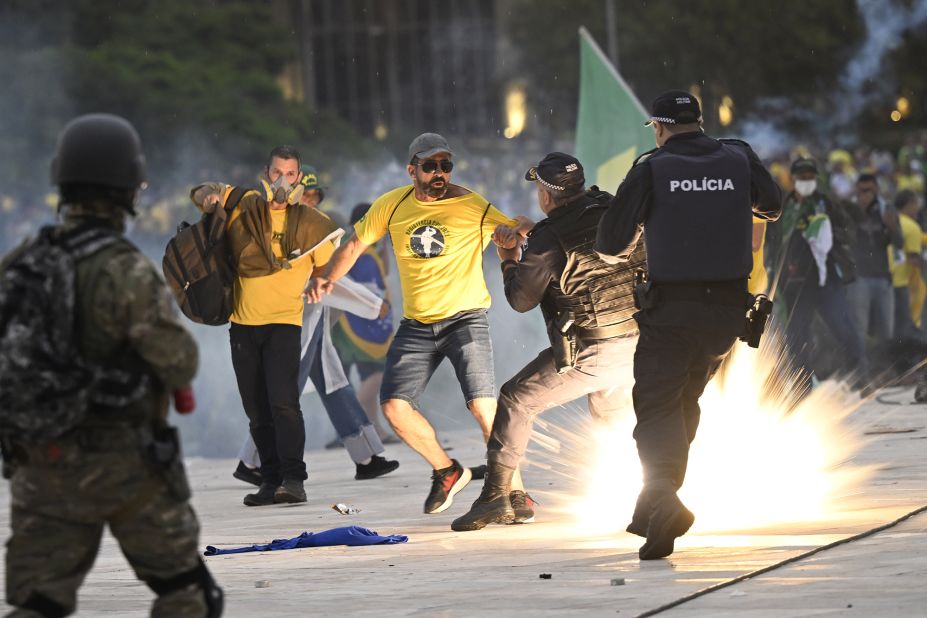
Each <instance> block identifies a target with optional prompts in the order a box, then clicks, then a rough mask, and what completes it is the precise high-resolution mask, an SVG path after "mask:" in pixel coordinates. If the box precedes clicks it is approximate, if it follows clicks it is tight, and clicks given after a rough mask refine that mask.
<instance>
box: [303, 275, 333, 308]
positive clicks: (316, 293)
mask: <svg viewBox="0 0 927 618" xmlns="http://www.w3.org/2000/svg"><path fill="white" fill-rule="evenodd" d="M334 286H335V284H334V282H333V281H332V280H331V279H326V278H325V277H313V278H312V279H310V280H309V283H307V284H306V289H305V290H303V298H305V299H306V303H308V304H310V305H311V304H315V303H320V302H322V297H323V296H325V295H326V294H331V292H332V288H333V287H334Z"/></svg>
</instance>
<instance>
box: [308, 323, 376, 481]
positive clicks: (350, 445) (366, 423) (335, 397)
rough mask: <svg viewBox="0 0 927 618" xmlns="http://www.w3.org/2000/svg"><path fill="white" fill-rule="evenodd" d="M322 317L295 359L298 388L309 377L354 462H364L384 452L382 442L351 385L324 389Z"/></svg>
mask: <svg viewBox="0 0 927 618" xmlns="http://www.w3.org/2000/svg"><path fill="white" fill-rule="evenodd" d="M324 323H325V320H324V319H320V320H319V324H318V326H316V329H315V332H314V333H312V339H311V340H310V341H309V348H308V349H307V350H306V355H305V356H304V357H303V358H302V359H300V362H299V391H300V392H302V389H303V387H305V385H306V380H312V385H313V386H315V390H316V392H318V393H319V398H320V399H321V400H322V407H324V408H325V412H326V413H327V414H328V418H329V420H330V421H331V423H332V426H334V428H335V431H336V432H337V433H338V437H339V438H341V441H342V442H343V443H344V446H345V448H346V449H347V450H348V453H349V454H350V455H351V459H352V460H354V462H355V463H361V462H364V461H367V460H368V459H370V457H372V456H373V455H379V454H380V453H382V452H383V451H384V447H383V443H382V442H381V441H380V438H379V436H377V432H376V430H375V429H374V428H373V424H372V423H371V422H370V419H369V418H367V413H366V412H365V411H364V408H363V406H361V404H360V402H359V401H358V400H357V394H356V393H355V392H354V387H352V386H351V385H350V384H348V385H347V386H345V387H342V388H339V389H338V390H336V391H333V392H331V393H326V392H325V376H324V375H323V373H322V328H323V326H324Z"/></svg>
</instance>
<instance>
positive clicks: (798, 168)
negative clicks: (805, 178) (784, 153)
mask: <svg viewBox="0 0 927 618" xmlns="http://www.w3.org/2000/svg"><path fill="white" fill-rule="evenodd" d="M791 171H792V174H800V173H801V172H812V173H814V174H817V173H818V164H817V163H816V162H815V160H814V159H808V158H806V157H801V158H798V159H795V160H794V161H792V170H791Z"/></svg>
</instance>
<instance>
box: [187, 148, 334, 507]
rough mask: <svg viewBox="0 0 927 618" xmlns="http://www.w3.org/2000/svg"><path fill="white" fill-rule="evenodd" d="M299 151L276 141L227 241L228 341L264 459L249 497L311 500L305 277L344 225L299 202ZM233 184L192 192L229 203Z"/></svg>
mask: <svg viewBox="0 0 927 618" xmlns="http://www.w3.org/2000/svg"><path fill="white" fill-rule="evenodd" d="M299 163H300V161H299V153H298V152H297V151H296V150H295V149H294V148H291V147H289V146H279V147H277V148H274V149H273V150H272V151H271V153H270V157H269V161H268V164H267V167H266V168H265V170H264V174H263V177H262V179H261V181H262V182H261V184H262V189H261V190H259V191H249V192H248V193H246V194H245V195H244V196H243V197H242V198H241V200H240V201H239V202H238V204H237V205H235V207H234V208H232V209H231V212H229V213H228V232H227V238H228V244H229V250H230V254H231V260H232V263H233V266H234V268H235V270H236V273H237V275H238V276H237V279H236V282H235V303H234V311H233V312H232V316H231V318H230V321H231V323H232V324H231V327H230V330H229V341H230V343H231V347H232V367H233V368H234V369H235V377H236V378H237V381H238V390H239V394H240V395H241V401H242V405H243V407H244V409H245V413H246V414H247V415H248V420H249V428H250V432H251V436H252V438H253V439H254V443H255V446H256V447H257V450H258V454H259V456H260V459H261V485H260V488H259V489H258V491H257V492H256V493H253V494H248V495H247V496H245V499H244V503H245V505H247V506H263V505H268V504H274V503H281V502H305V501H306V492H305V489H304V487H303V482H304V481H305V480H306V478H307V475H306V464H305V462H304V461H303V452H304V450H305V441H306V429H305V426H304V424H303V415H302V411H301V410H300V406H299V395H300V388H299V361H300V352H301V342H300V334H301V331H302V324H303V308H304V299H303V296H302V295H303V292H304V290H305V288H306V283H307V281H308V280H309V277H310V276H311V275H312V274H313V272H314V271H315V269H317V268H319V267H321V266H324V265H325V264H327V263H328V260H329V258H331V256H332V254H333V253H334V250H335V245H334V243H333V240H335V239H337V238H338V237H339V236H340V230H338V228H337V226H335V224H334V223H332V222H331V220H330V219H329V218H328V217H326V216H325V215H324V214H322V213H320V212H318V210H316V209H314V208H312V207H310V206H306V205H304V204H301V203H300V196H301V193H302V190H303V189H304V187H303V185H302V184H300V182H299V181H300V170H299ZM230 190H231V187H227V186H225V185H217V184H213V183H210V184H206V185H201V186H200V187H198V188H196V189H194V191H193V193H192V195H191V196H192V197H193V201H194V203H196V204H197V206H199V207H201V208H202V209H203V210H204V211H206V212H211V211H212V210H213V209H215V208H217V207H225V201H226V199H228V196H229V193H230Z"/></svg>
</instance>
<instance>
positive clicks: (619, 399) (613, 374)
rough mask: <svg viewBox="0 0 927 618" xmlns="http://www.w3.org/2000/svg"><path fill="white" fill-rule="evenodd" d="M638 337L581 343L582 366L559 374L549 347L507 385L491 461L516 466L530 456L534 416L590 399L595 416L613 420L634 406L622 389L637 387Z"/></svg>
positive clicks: (495, 424)
mask: <svg viewBox="0 0 927 618" xmlns="http://www.w3.org/2000/svg"><path fill="white" fill-rule="evenodd" d="M636 342H637V338H636V337H630V338H621V339H605V340H601V341H593V342H590V343H588V344H583V343H582V342H581V343H580V346H579V351H578V352H577V355H576V366H575V367H574V368H572V369H570V370H569V371H567V372H565V373H562V374H561V373H557V368H556V366H555V364H554V357H553V354H552V353H551V350H550V348H547V349H546V350H544V351H543V352H541V353H540V354H538V356H537V358H535V359H534V360H533V361H531V362H530V363H528V364H527V365H526V366H525V367H524V369H522V370H521V371H519V372H518V373H517V374H515V376H514V377H513V378H512V379H511V380H509V381H508V382H506V383H505V385H504V386H503V387H502V391H501V392H500V393H499V406H498V409H497V410H496V419H495V421H494V422H493V425H492V435H491V436H490V438H489V444H488V454H487V459H488V460H489V462H490V463H500V464H502V465H505V466H508V467H510V468H514V467H516V466H518V463H519V461H521V458H522V457H524V455H525V449H526V448H527V447H528V440H529V439H530V438H531V427H532V425H533V424H534V417H535V416H537V415H538V414H540V413H541V412H543V411H544V410H549V409H550V408H553V407H555V406H559V405H563V404H565V403H567V402H570V401H573V400H574V399H578V398H579V397H582V396H583V395H586V396H587V397H588V402H589V411H590V412H591V413H592V416H593V418H595V419H596V420H600V421H604V422H607V421H610V420H611V419H613V418H614V417H615V415H616V414H617V413H618V412H619V411H620V409H621V408H622V407H624V405H625V404H629V403H630V401H629V400H627V397H626V395H625V394H624V393H623V392H622V391H621V390H620V387H621V386H630V385H631V383H632V375H633V374H632V362H633V357H634V346H635V344H636Z"/></svg>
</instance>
